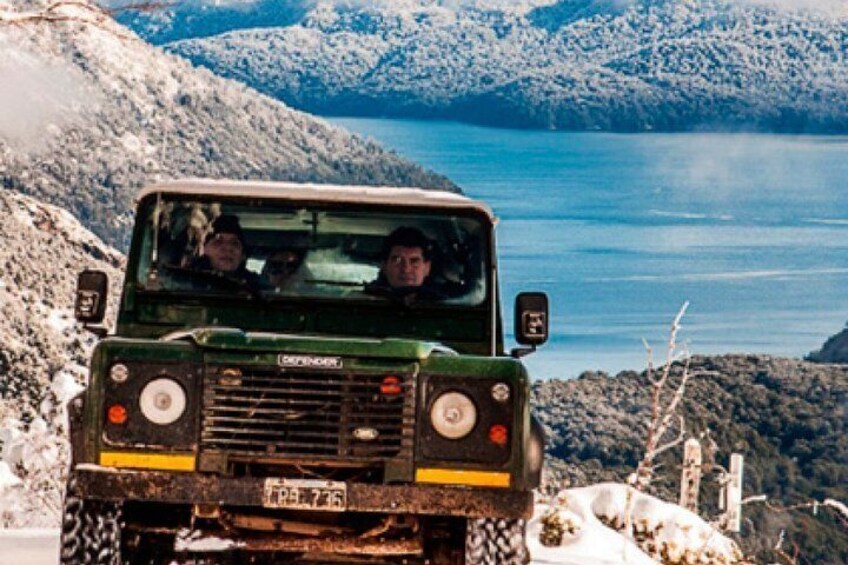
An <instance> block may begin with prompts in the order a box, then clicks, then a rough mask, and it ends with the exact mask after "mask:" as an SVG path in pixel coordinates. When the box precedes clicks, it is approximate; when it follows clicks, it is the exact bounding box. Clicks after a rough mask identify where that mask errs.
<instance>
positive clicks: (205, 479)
mask: <svg viewBox="0 0 848 565" xmlns="http://www.w3.org/2000/svg"><path fill="white" fill-rule="evenodd" d="M72 475H73V476H72V481H71V485H72V488H73V489H74V490H75V491H76V492H75V494H77V495H78V496H81V497H83V498H92V499H100V500H115V501H124V500H134V501H142V502H154V503H155V502H158V503H163V504H204V505H218V506H253V507H259V508H262V507H263V503H262V501H263V492H264V488H265V479H263V478H258V477H238V478H231V477H222V476H219V475H211V474H205V473H183V472H167V471H135V470H127V469H120V470H118V469H114V468H111V467H101V466H98V465H88V464H84V465H78V466H77V467H76V468H75V469H74V471H73V473H72ZM345 510H346V511H348V512H374V513H383V514H413V515H429V516H460V517H469V518H484V517H485V518H529V517H530V515H531V514H532V510H533V495H532V493H531V492H525V491H514V490H507V489H501V488H474V487H458V486H457V487H454V486H445V485H414V484H413V485H374V484H362V483H354V482H349V483H347V506H346V507H345Z"/></svg>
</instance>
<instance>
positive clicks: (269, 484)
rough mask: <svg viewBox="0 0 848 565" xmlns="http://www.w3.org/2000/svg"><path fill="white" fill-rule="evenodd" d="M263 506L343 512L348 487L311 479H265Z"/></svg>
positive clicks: (335, 482) (338, 483)
mask: <svg viewBox="0 0 848 565" xmlns="http://www.w3.org/2000/svg"><path fill="white" fill-rule="evenodd" d="M262 505H263V506H265V507H266V508H294V509H301V510H329V511H331V512H343V511H344V510H345V509H346V508H347V485H346V484H345V483H340V482H337V481H318V480H311V479H265V491H264V493H263V496H262Z"/></svg>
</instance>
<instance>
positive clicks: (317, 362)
mask: <svg viewBox="0 0 848 565" xmlns="http://www.w3.org/2000/svg"><path fill="white" fill-rule="evenodd" d="M277 363H279V365H280V367H297V368H300V369H341V368H342V358H341V357H318V356H315V355H290V354H288V353H281V354H280V355H279V357H277Z"/></svg>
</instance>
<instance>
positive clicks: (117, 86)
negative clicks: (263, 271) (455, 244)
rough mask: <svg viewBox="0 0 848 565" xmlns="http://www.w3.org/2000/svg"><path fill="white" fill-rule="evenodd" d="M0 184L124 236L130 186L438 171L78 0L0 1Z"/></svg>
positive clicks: (380, 179) (118, 240) (428, 178)
mask: <svg viewBox="0 0 848 565" xmlns="http://www.w3.org/2000/svg"><path fill="white" fill-rule="evenodd" d="M0 108H2V111H1V112H0V186H2V187H3V188H7V189H12V190H16V191H20V192H24V193H27V194H30V195H34V196H36V197H38V198H39V199H42V200H44V201H48V202H52V203H56V204H59V205H61V206H63V207H65V208H66V209H68V210H70V211H71V212H72V213H73V214H74V215H75V216H77V217H78V218H80V220H81V221H82V222H83V224H84V225H86V226H87V227H89V228H91V229H92V230H93V231H94V232H95V233H97V234H98V235H100V236H101V237H104V238H105V239H106V240H107V241H108V242H110V243H112V244H114V245H117V246H118V247H123V246H124V245H125V243H126V238H127V231H128V224H129V222H128V218H129V210H130V208H131V204H132V199H133V197H134V195H135V193H136V191H137V189H138V188H139V187H140V186H141V185H143V184H145V183H148V182H150V181H152V180H155V179H157V178H161V177H182V176H206V177H227V178H253V179H276V180H285V179H288V180H304V181H306V180H310V181H318V182H348V183H358V184H372V185H373V184H387V185H414V186H424V187H435V188H448V189H455V186H454V185H453V184H452V183H450V181H448V180H447V179H445V178H444V177H440V176H437V175H434V174H431V173H427V172H425V171H424V170H422V169H421V168H420V167H418V166H416V165H413V164H412V163H410V162H408V161H406V160H404V159H401V158H399V157H398V156H397V155H395V154H392V153H389V152H386V151H384V150H383V149H382V148H380V147H379V146H378V145H376V144H375V143H372V142H368V141H364V140H362V139H360V138H357V137H354V136H352V135H350V134H349V133H347V132H345V131H344V130H342V129H340V128H337V127H334V126H331V125H329V124H327V123H326V122H324V121H321V120H318V119H315V118H313V117H311V116H308V115H306V114H303V113H301V112H298V111H293V110H290V109H289V108H287V107H285V106H284V105H283V104H281V103H279V102H277V101H275V100H272V99H270V98H268V97H265V96H262V95H260V94H258V93H256V92H254V91H252V90H250V89H249V88H246V87H245V86H243V85H241V84H238V83H236V82H234V81H229V80H225V79H221V78H219V77H217V76H215V75H213V74H212V73H210V72H209V71H207V70H203V69H200V70H198V69H194V68H192V67H191V65H190V64H188V63H187V62H186V61H185V60H183V59H180V58H178V57H175V56H173V55H168V54H166V53H163V52H162V51H161V50H160V49H158V48H155V47H152V46H151V45H149V44H147V43H145V42H144V41H142V40H140V39H139V38H138V37H137V36H135V35H134V34H133V33H132V32H130V31H129V30H128V29H126V28H124V27H122V26H120V25H118V24H116V23H115V22H114V20H112V19H111V18H110V17H109V16H107V15H106V14H104V13H103V12H101V11H100V9H99V8H96V7H94V5H92V4H88V3H86V2H58V3H54V2H48V1H46V0H24V1H22V2H17V3H15V4H14V5H10V4H3V3H0Z"/></svg>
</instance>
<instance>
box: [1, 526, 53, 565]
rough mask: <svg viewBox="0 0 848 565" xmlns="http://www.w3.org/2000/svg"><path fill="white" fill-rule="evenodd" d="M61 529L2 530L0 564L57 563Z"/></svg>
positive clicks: (47, 564)
mask: <svg viewBox="0 0 848 565" xmlns="http://www.w3.org/2000/svg"><path fill="white" fill-rule="evenodd" d="M58 560H59V530H52V529H38V528H31V529H21V530H0V565H24V564H25V565H55V564H56V562H57V561H58Z"/></svg>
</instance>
